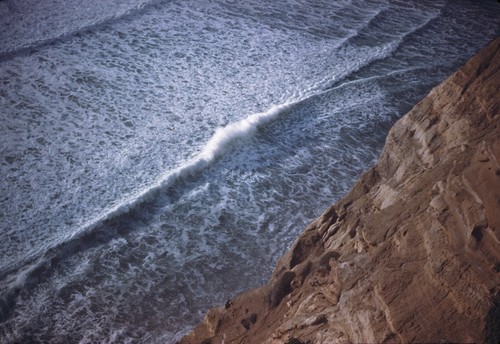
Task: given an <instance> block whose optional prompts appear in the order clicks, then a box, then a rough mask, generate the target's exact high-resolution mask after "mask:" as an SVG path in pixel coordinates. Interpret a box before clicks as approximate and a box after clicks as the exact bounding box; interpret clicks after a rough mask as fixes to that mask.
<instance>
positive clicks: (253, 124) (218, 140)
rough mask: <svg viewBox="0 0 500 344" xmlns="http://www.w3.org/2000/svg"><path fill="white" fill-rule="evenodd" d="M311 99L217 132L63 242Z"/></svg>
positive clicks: (195, 170) (148, 198) (122, 211)
mask: <svg viewBox="0 0 500 344" xmlns="http://www.w3.org/2000/svg"><path fill="white" fill-rule="evenodd" d="M308 98H309V97H305V98H302V99H299V100H296V101H290V102H286V103H283V104H278V105H273V106H271V107H270V108H269V109H268V110H267V111H265V112H259V113H253V114H251V115H249V116H247V117H245V118H243V119H241V120H239V121H237V122H233V123H229V124H227V125H226V126H224V127H219V128H217V129H216V130H215V132H214V134H213V135H212V137H211V138H210V139H209V140H208V141H207V142H206V143H205V145H204V146H203V148H202V150H201V151H200V152H199V153H198V154H197V155H196V156H194V157H193V158H192V159H190V160H188V161H186V162H185V163H183V164H181V165H180V166H178V167H177V168H175V169H173V170H170V171H168V172H166V173H165V174H164V175H162V176H160V177H159V178H158V179H157V181H156V182H155V183H154V184H153V185H150V186H149V187H148V188H146V189H143V190H140V191H139V192H137V193H135V194H134V195H132V196H131V197H128V198H127V199H126V200H125V201H122V202H120V203H119V204H117V205H116V206H114V207H113V208H111V209H109V210H107V211H106V212H104V213H101V214H99V215H97V216H95V217H94V218H92V219H90V220H89V221H87V222H86V223H84V224H83V225H80V226H79V227H80V230H76V231H72V233H68V236H67V237H66V238H64V239H63V240H62V242H65V241H68V240H74V239H77V238H78V237H80V236H82V235H84V234H86V233H88V232H90V231H92V230H93V229H94V228H96V227H97V226H99V225H100V224H102V223H103V222H104V221H107V220H110V219H113V218H115V217H118V216H120V215H122V214H125V213H127V212H129V210H130V209H132V208H134V207H136V206H138V205H140V204H142V203H144V202H147V201H151V200H152V199H153V198H154V197H155V196H156V195H157V193H158V192H160V191H161V190H164V189H166V188H168V187H170V186H172V185H173V184H174V183H175V182H176V181H178V180H179V179H181V178H182V177H184V176H189V175H192V174H196V173H199V172H201V171H203V170H204V169H205V168H207V167H208V166H209V165H210V164H212V163H213V162H214V161H215V160H216V159H217V158H219V157H220V156H222V155H223V154H224V153H225V152H226V151H227V150H228V149H229V148H230V147H231V146H232V145H233V144H235V143H236V142H237V141H238V140H240V139H245V138H248V137H251V136H253V135H254V134H255V132H256V131H257V129H258V128H259V127H261V126H263V125H266V124H268V123H269V122H271V121H273V120H274V119H276V118H277V117H279V116H280V115H281V114H283V113H284V112H286V111H287V110H290V109H291V108H293V107H294V106H296V105H298V104H299V103H302V102H304V101H305V100H307V99H308Z"/></svg>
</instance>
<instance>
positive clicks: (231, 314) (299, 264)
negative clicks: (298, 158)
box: [181, 39, 500, 344]
mask: <svg viewBox="0 0 500 344" xmlns="http://www.w3.org/2000/svg"><path fill="white" fill-rule="evenodd" d="M499 104H500V39H497V40H496V41H494V42H493V43H492V44H491V45H490V46H489V47H488V48H486V49H485V50H483V51H482V52H481V53H479V54H478V55H477V56H476V57H474V58H473V59H471V60H470V61H469V62H468V63H467V64H466V65H465V66H463V67H462V68H461V69H460V70H459V71H457V72H456V73H455V74H453V75H452V76H451V77H450V78H448V79H447V80H446V81H445V82H443V83H442V84H441V85H439V86H438V87H436V88H434V89H433V90H432V91H431V92H430V94H429V95H428V96H427V97H426V98H425V99H423V100H422V101H421V102H420V103H418V104H417V105H416V106H415V107H414V108H413V109H412V110H411V111H410V112H409V113H408V114H406V115H405V116H404V117H403V118H401V120H399V121H398V122H397V123H396V124H395V125H394V127H393V128H392V129H391V131H390V132H389V135H388V137H387V141H386V146H385V148H384V150H383V152H382V154H381V157H380V160H379V162H378V164H377V165H376V166H375V167H373V168H372V169H370V170H369V171H368V172H366V173H365V174H364V175H363V176H362V177H361V179H360V180H359V181H358V183H357V184H356V185H355V186H354V187H353V189H352V190H351V191H350V192H349V194H348V195H346V196H345V197H344V198H343V199H342V200H341V201H339V202H338V203H337V204H336V205H334V206H332V207H330V208H329V209H328V210H327V211H326V212H325V213H324V214H323V215H322V216H321V217H320V218H318V219H317V220H316V221H314V222H313V223H312V224H311V225H310V226H308V228H306V230H305V232H304V233H303V234H302V235H301V236H300V237H299V238H298V239H297V240H296V242H295V244H294V245H293V246H292V248H291V250H290V251H289V252H288V253H287V254H285V255H284V256H283V258H282V259H281V260H280V261H279V262H278V264H277V267H276V270H275V272H274V274H273V276H272V277H271V280H270V282H269V284H268V285H266V286H263V287H261V288H258V289H254V290H251V291H248V292H246V293H243V294H242V295H240V296H238V297H236V298H234V299H233V300H231V302H230V303H229V304H230V305H231V307H226V309H223V308H215V309H213V310H211V311H210V312H209V313H208V314H207V316H206V317H205V320H204V322H203V323H201V324H200V325H199V326H198V327H196V328H195V329H194V330H193V331H192V332H191V333H190V334H189V335H188V336H186V337H185V338H184V339H183V340H182V341H181V342H182V343H200V342H202V341H203V340H205V339H207V338H209V339H210V340H211V342H212V343H222V342H224V343H226V344H227V343H344V342H355V343H359V342H364V343H366V342H369V343H384V342H385V343H388V342H391V343H393V342H404V343H410V342H424V343H428V342H434V343H436V342H460V343H464V342H477V343H498V342H499V341H500V291H499V286H500V178H499V175H500V116H499V114H498V109H499V108H500V106H499ZM269 306H271V307H269ZM248 314H259V321H252V318H251V317H248ZM241 319H244V320H245V325H247V326H248V328H246V327H247V326H245V325H243V326H242V324H243V323H240V321H242V320H241Z"/></svg>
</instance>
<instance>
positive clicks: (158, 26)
mask: <svg viewBox="0 0 500 344" xmlns="http://www.w3.org/2000/svg"><path fill="white" fill-rule="evenodd" d="M499 33H500V4H498V3H497V2H496V1H448V0H438V1H417V0H415V1H396V0H370V1H368V0H364V1H363V0H361V1H349V0H341V1H320V0H315V1H304V0H286V1H285V0H279V1H272V2H267V1H256V0H253V1H252V0H250V1H235V0H225V1H222V0H220V1H217V0H199V1H195V0H187V1H177V0H165V1H161V0H156V1H147V0H121V1H116V0H115V1H112V0H99V1H97V0H90V1H76V0H68V1H58V0H44V1H38V0H37V1H35V0H7V1H5V0H4V1H0V116H1V117H0V119H1V120H0V342H1V343H93V342H99V343H127V342H129V343H173V342H175V340H177V339H178V338H180V336H182V335H183V334H185V333H186V332H187V331H189V329H190V328H191V327H192V326H193V325H195V324H196V323H197V322H198V321H200V320H201V318H202V317H203V314H204V313H205V312H206V310H207V309H208V308H209V307H211V306H214V305H217V304H223V303H224V302H225V300H227V299H228V298H230V297H232V296H235V295H236V294H237V293H239V292H241V291H243V290H246V289H249V288H252V287H256V286H258V285H261V284H263V283H265V282H266V280H267V278H268V277H269V275H270V273H271V271H272V269H273V266H274V264H275V263H276V261H277V259H278V258H279V257H280V256H281V255H282V254H283V253H284V251H285V250H286V249H287V248H288V247H289V246H290V244H291V243H292V242H293V240H294V238H295V237H296V236H297V235H298V234H299V233H300V232H301V230H302V229H303V228H304V227H305V226H306V225H307V224H308V223H309V222H310V221H311V220H313V219H314V218H315V217H317V216H319V215H320V214H321V212H322V210H324V209H325V208H326V207H327V206H329V205H331V204H333V203H334V202H335V201H336V200H338V199H339V198H340V197H341V196H342V195H343V194H345V193H346V192H347V191H348V190H349V188H350V187H351V186H352V185H353V183H354V182H355V180H356V179H357V178H358V177H359V175H360V174H361V173H362V172H363V171H364V170H366V169H367V168H368V167H369V166H371V165H372V164H374V163H375V162H376V159H377V157H378V155H379V154H380V151H381V149H382V146H383V143H384V139H385V136H386V134H387V131H388V130H389V128H390V127H391V125H392V124H393V123H394V121H396V120H397V119H398V118H399V117H401V116H402V115H403V114H404V113H405V112H407V111H408V110H409V109H410V108H411V107H412V106H413V105H414V104H415V103H416V102H417V101H418V100H420V99H421V98H422V97H424V96H425V95H426V93H427V92H428V91H429V90H430V89H431V88H432V87H433V86H435V85H436V84H438V83H439V82H441V81H442V80H444V78H445V77H446V76H448V75H449V74H450V73H451V72H453V71H454V70H455V69H456V68H458V67H459V66H460V65H461V64H463V63H464V62H465V61H466V60H467V59H468V58H470V57H471V56H472V55H474V54H475V53H476V52H477V51H478V50H480V49H481V48H482V47H484V46H485V45H487V44H488V43H489V42H490V41H491V40H492V39H493V38H495V37H496V36H498V35H499Z"/></svg>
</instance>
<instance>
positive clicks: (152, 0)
mask: <svg viewBox="0 0 500 344" xmlns="http://www.w3.org/2000/svg"><path fill="white" fill-rule="evenodd" d="M162 1H163V0H145V1H144V2H142V3H140V4H138V5H137V6H135V7H133V8H128V9H126V10H124V11H121V12H119V13H116V14H115V15H113V16H109V17H107V18H103V19H101V20H98V21H96V22H93V23H90V24H87V25H84V26H81V27H76V28H73V29H70V30H68V31H66V32H60V33H57V35H55V36H53V37H45V38H42V39H39V40H33V41H28V42H24V43H22V44H19V45H17V46H14V47H10V48H9V47H7V48H3V47H0V61H5V60H9V59H11V58H13V57H14V56H17V55H23V54H27V53H30V52H31V51H33V50H36V49H37V48H40V47H43V46H45V45H49V44H52V43H54V42H58V41H62V40H65V39H67V38H69V37H71V36H74V35H76V34H79V33H83V32H85V31H89V30H92V29H95V28H98V27H100V26H104V25H107V24H110V23H113V22H115V21H117V20H120V19H124V18H128V17H131V16H134V15H137V14H139V13H141V12H142V11H144V10H145V9H147V8H148V7H150V6H153V5H155V4H158V3H161V2H162Z"/></svg>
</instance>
